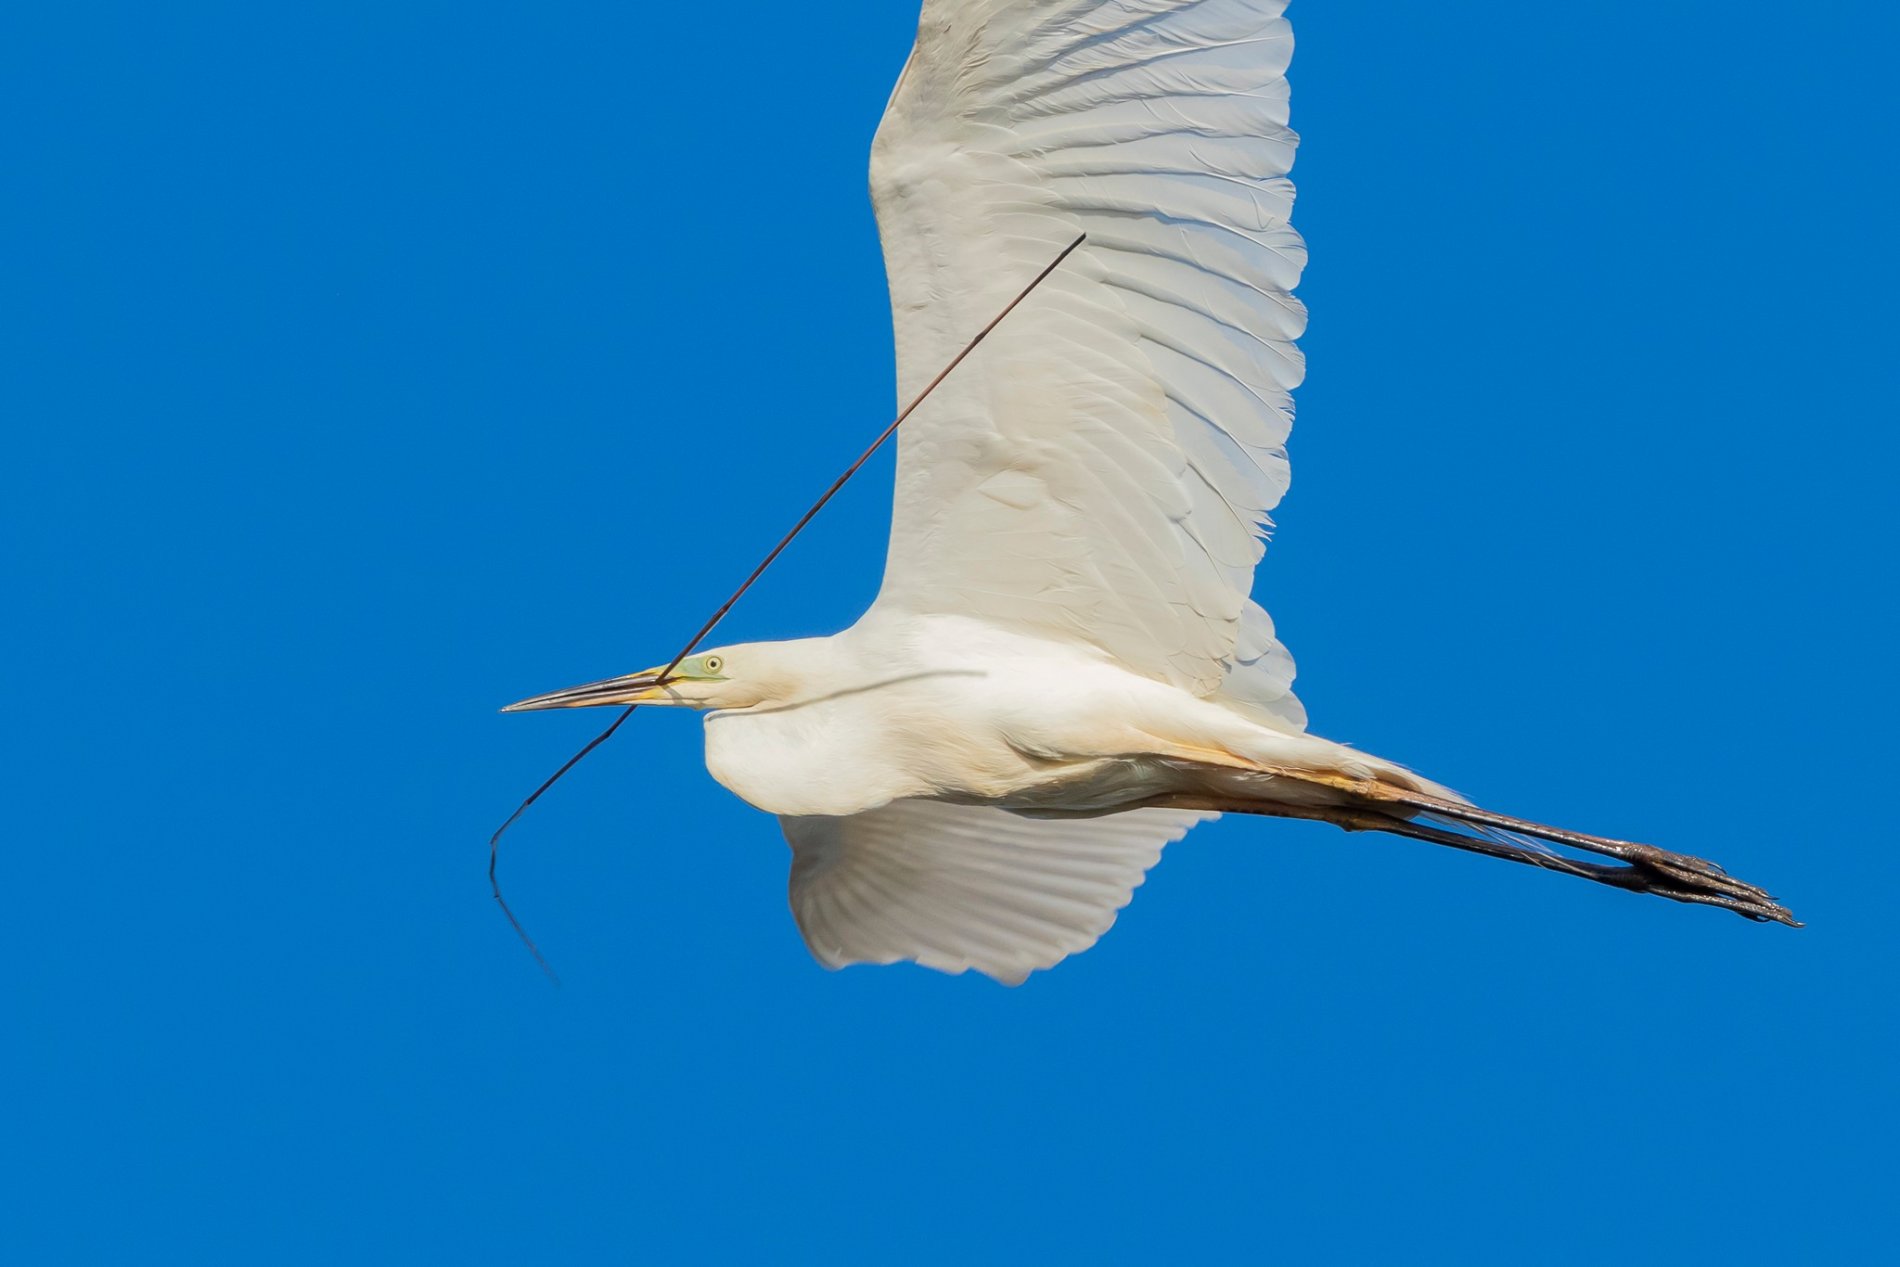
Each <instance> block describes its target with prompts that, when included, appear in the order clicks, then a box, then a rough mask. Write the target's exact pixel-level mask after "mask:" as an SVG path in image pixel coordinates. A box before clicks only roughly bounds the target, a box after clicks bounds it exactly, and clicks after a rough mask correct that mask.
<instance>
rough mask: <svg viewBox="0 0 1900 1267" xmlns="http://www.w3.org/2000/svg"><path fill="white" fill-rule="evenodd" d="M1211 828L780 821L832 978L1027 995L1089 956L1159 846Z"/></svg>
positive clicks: (1145, 814) (884, 812)
mask: <svg viewBox="0 0 1900 1267" xmlns="http://www.w3.org/2000/svg"><path fill="white" fill-rule="evenodd" d="M1214 817H1218V815H1214V814H1203V813H1191V812H1184V811H1176V810H1157V809H1143V810H1131V811H1129V812H1128V813H1125V814H1113V815H1109V816H1107V817H1104V818H1087V819H1059V820H1058V819H1038V818H1023V817H1022V816H1020V815H1017V814H1011V813H1009V812H1008V811H1006V810H1000V809H991V808H988V807H986V806H973V805H951V804H948V803H946V802H943V801H923V800H909V801H892V802H891V803H890V804H888V805H884V806H881V807H879V808H877V809H874V810H867V811H866V812H864V813H862V814H853V815H851V816H849V817H846V818H820V817H810V818H784V817H781V818H780V819H779V823H780V825H781V826H783V827H784V829H785V838H786V839H787V840H789V841H790V842H791V845H792V881H791V898H792V914H793V915H794V916H795V917H797V919H798V929H799V931H800V932H801V933H803V934H804V936H805V944H806V945H807V946H809V947H810V948H811V953H812V954H813V955H814V956H816V957H817V959H818V961H819V962H820V963H822V964H824V965H825V966H826V967H827V968H842V967H844V966H845V965H846V964H853V963H896V962H897V961H899V960H915V961H916V962H917V963H920V964H923V965H924V966H925V967H929V968H936V969H938V970H939V971H942V972H964V971H967V970H968V969H971V968H974V969H976V970H977V971H978V972H982V973H986V974H987V975H989V976H992V977H994V978H996V979H997V980H998V981H1001V982H1004V983H1005V984H1008V985H1018V984H1020V983H1021V982H1022V981H1023V979H1024V978H1026V977H1027V976H1028V975H1029V974H1030V973H1031V972H1033V971H1035V970H1036V969H1038V968H1048V967H1052V966H1054V965H1055V964H1057V963H1059V962H1061V961H1062V960H1063V959H1065V958H1067V957H1068V956H1070V955H1073V954H1075V953H1077V952H1078V951H1083V950H1087V949H1088V948H1089V947H1090V946H1093V945H1094V944H1095V941H1096V939H1097V938H1098V937H1100V936H1101V935H1102V934H1103V933H1105V932H1107V931H1108V929H1109V927H1110V925H1112V924H1114V922H1115V915H1116V912H1118V911H1120V910H1121V908H1122V907H1124V906H1126V905H1128V901H1129V898H1130V897H1131V896H1133V894H1134V890H1135V887H1136V886H1137V885H1139V884H1140V883H1141V882H1142V880H1143V878H1144V877H1145V876H1146V874H1147V871H1148V868H1149V867H1152V866H1153V865H1154V864H1155V862H1156V861H1157V860H1158V859H1159V858H1160V857H1161V848H1162V846H1163V845H1166V844H1167V843H1169V842H1170V841H1174V840H1179V839H1180V838H1181V837H1182V836H1184V835H1186V834H1187V830H1188V828H1190V827H1192V826H1193V825H1194V824H1195V823H1197V822H1199V821H1201V820H1202V819H1205V818H1214Z"/></svg>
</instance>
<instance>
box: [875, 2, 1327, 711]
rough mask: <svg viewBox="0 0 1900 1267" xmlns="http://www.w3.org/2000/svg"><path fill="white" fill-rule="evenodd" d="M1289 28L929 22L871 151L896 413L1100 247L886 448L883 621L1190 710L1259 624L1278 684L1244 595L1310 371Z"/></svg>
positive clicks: (1052, 18)
mask: <svg viewBox="0 0 1900 1267" xmlns="http://www.w3.org/2000/svg"><path fill="white" fill-rule="evenodd" d="M1284 7H1285V0H926V3H925V4H924V8H923V17H922V19H921V21H920V24H919V28H918V34H917V45H916V48H915V49H914V50H913V52H912V54H911V59H910V61H909V63H908V64H907V65H906V66H905V68H904V73H903V75H902V76H901V77H900V79H899V80H898V85H897V89H896V91H895V92H894V93H893V94H892V98H891V103H890V107H889V109H888V110H887V111H886V113H885V116H884V122H883V124H882V126H881V127H880V128H879V130H878V135H877V140H876V142H875V143H874V144H873V146H872V155H871V188H872V197H873V201H874V202H875V204H876V207H877V216H878V228H879V232H880V234H881V235H882V237H883V241H884V256H885V266H886V270H887V271H888V273H889V277H890V289H891V304H892V309H893V313H894V320H895V325H896V342H897V361H898V391H899V395H900V398H902V399H903V400H906V401H907V400H909V399H910V398H911V397H912V396H914V395H915V393H916V392H918V391H919V390H921V389H922V387H923V386H924V384H925V382H927V381H928V379H929V377H930V376H931V375H933V374H935V373H936V372H937V371H938V370H939V369H941V368H942V367H943V366H944V365H945V364H947V363H948V362H949V361H950V359H951V358H952V357H953V356H954V355H956V353H957V352H958V351H959V350H960V349H961V348H962V347H963V345H964V343H965V342H967V341H968V340H969V338H970V337H971V336H972V335H974V334H975V333H976V331H977V330H979V329H981V328H982V326H983V324H984V323H985V322H986V321H988V320H989V319H990V318H991V317H993V316H994V315H995V314H996V312H997V311H998V310H1000V309H1001V307H1002V306H1003V304H1004V303H1006V302H1007V301H1008V300H1009V298H1010V297H1011V296H1012V295H1014V293H1015V292H1016V291H1017V290H1018V289H1020V288H1021V286H1022V285H1023V284H1024V283H1025V282H1026V281H1027V280H1028V279H1029V278H1031V277H1033V276H1034V275H1035V274H1036V272H1037V271H1038V270H1039V269H1040V268H1041V267H1042V266H1043V265H1045V264H1047V263H1048V262H1049V261H1050V260H1051V259H1053V258H1054V257H1055V255H1056V253H1057V252H1058V251H1060V250H1061V249H1062V247H1064V246H1065V245H1067V244H1068V243H1069V242H1070V241H1072V240H1073V239H1074V238H1075V236H1076V235H1077V234H1078V233H1080V232H1084V231H1085V232H1087V234H1088V238H1089V240H1088V245H1086V246H1085V247H1083V248H1082V250H1081V251H1079V252H1078V253H1077V254H1076V255H1075V256H1074V257H1073V258H1072V259H1071V260H1070V261H1069V262H1068V263H1067V264H1065V265H1064V266H1063V267H1062V268H1060V269H1058V270H1057V271H1056V272H1055V274H1054V275H1052V276H1051V277H1050V279H1049V280H1048V281H1047V282H1046V283H1044V285H1043V287H1042V288H1041V290H1039V291H1038V292H1037V293H1036V295H1034V296H1033V297H1032V298H1031V299H1030V300H1029V302H1028V303H1026V304H1025V305H1024V306H1023V307H1022V308H1021V309H1019V310H1018V311H1017V312H1016V313H1015V315H1013V316H1011V318H1010V319H1009V323H1008V325H1007V327H1006V328H1005V329H1003V330H1002V331H1000V332H999V336H998V337H997V338H995V339H992V340H990V341H989V342H987V343H986V344H984V346H983V347H982V348H981V349H980V350H979V351H978V352H977V353H976V354H975V355H974V356H972V357H971V359H970V360H969V361H968V362H967V363H965V365H964V366H963V367H962V368H961V369H959V370H958V371H957V372H956V373H955V374H953V375H951V377H950V378H949V379H948V380H947V381H946V382H945V383H944V384H943V385H942V386H941V387H939V388H938V389H937V391H936V393H935V395H933V396H932V397H931V399H930V401H929V403H927V404H926V405H925V406H924V408H923V409H921V410H920V411H919V412H918V413H917V415H916V416H915V417H913V418H912V419H911V420H910V422H908V423H907V424H906V425H905V430H904V431H903V433H902V436H901V438H900V440H899V445H898V471H897V496H896V510H895V514H894V522H893V525H892V532H891V545H890V555H889V559H888V561H887V564H886V568H885V575H884V586H883V589H882V591H881V592H880V594H879V596H878V604H879V606H881V607H885V608H898V609H902V610H907V611H917V612H965V613H971V614H978V615H982V616H984V617H985V618H987V619H991V620H996V621H1004V622H1008V623H1012V624H1016V625H1019V626H1028V627H1032V628H1035V629H1036V630H1038V631H1040V632H1043V633H1045V634H1048V635H1051V636H1057V637H1066V638H1072V639H1076V640H1079V641H1083V642H1086V643H1089V644H1091V645H1094V646H1098V647H1101V648H1102V649H1104V650H1105V651H1107V652H1109V653H1110V654H1112V655H1114V656H1116V657H1117V658H1118V659H1119V660H1121V661H1122V662H1123V663H1125V664H1126V665H1128V666H1129V667H1130V668H1133V669H1135V670H1137V671H1139V672H1142V673H1146V674H1149V675H1151V676H1154V677H1157V678H1160V679H1162V680H1166V681H1171V682H1174V683H1176V684H1178V685H1181V686H1184V687H1187V688H1189V689H1192V690H1194V691H1195V692H1196V693H1197V694H1209V693H1211V692H1213V691H1215V690H1217V689H1219V688H1220V686H1221V684H1222V681H1223V678H1224V677H1225V676H1226V675H1227V674H1229V673H1230V672H1232V671H1234V670H1235V667H1236V662H1237V659H1244V658H1246V657H1237V656H1236V648H1237V645H1238V644H1239V643H1241V642H1243V641H1247V642H1251V643H1253V644H1254V646H1253V649H1252V658H1253V659H1254V660H1256V661H1257V660H1259V659H1260V656H1261V653H1260V645H1261V644H1260V638H1259V636H1258V635H1259V632H1260V631H1261V630H1262V629H1264V630H1265V631H1266V632H1265V638H1266V641H1267V642H1268V643H1271V644H1272V645H1271V651H1272V654H1271V655H1269V656H1268V657H1267V658H1268V659H1269V660H1271V661H1272V662H1273V663H1274V664H1275V666H1276V672H1278V671H1279V668H1280V667H1284V669H1285V674H1284V676H1285V677H1286V678H1289V679H1290V667H1291V666H1290V661H1287V660H1286V656H1285V652H1284V651H1283V650H1281V649H1279V647H1278V644H1277V643H1273V642H1272V633H1271V628H1272V626H1271V622H1268V621H1267V620H1266V619H1265V614H1264V613H1263V612H1259V611H1258V610H1257V609H1255V610H1254V611H1253V612H1251V613H1249V611H1248V606H1249V604H1248V599H1247V594H1248V591H1249V589H1250V587H1251V586H1252V583H1253V568H1254V564H1255V563H1257V562H1258V561H1259V558H1260V554H1261V550H1262V546H1261V540H1260V538H1261V535H1262V533H1263V531H1264V529H1265V528H1266V527H1267V526H1268V519H1267V512H1268V511H1269V510H1270V509H1271V508H1272V507H1273V506H1274V505H1275V504H1277V503H1278V501H1279V499H1280V496H1281V494H1282V493H1283V492H1285V490H1286V486H1287V478H1288V477H1287V465H1286V451H1285V449H1284V448H1283V444H1284V442H1285V440H1286V436H1287V432H1288V429H1289V428H1290V426H1291V424H1292V400H1291V397H1290V395H1289V393H1290V392H1291V390H1292V388H1293V387H1294V386H1295V384H1297V383H1298V382H1299V380H1300V377H1301V373H1302V361H1301V357H1300V353H1299V351H1298V349H1297V348H1296V347H1295V346H1294V344H1293V340H1294V339H1295V338H1296V337H1297V336H1298V335H1299V333H1300V332H1301V330H1302V329H1303V328H1304V323H1305V310H1304V309H1303V308H1302V307H1301V306H1300V304H1299V302H1298V301H1297V300H1295V299H1294V298H1293V297H1292V294H1291V291H1292V289H1293V286H1294V283H1295V282H1296V281H1297V280H1298V278H1299V274H1300V269H1301V267H1302V265H1303V264H1304V263H1305V258H1306V255H1305V249H1304V246H1303V245H1302V243H1301V241H1300V238H1299V235H1298V234H1296V233H1295V232H1294V231H1293V229H1292V228H1291V227H1290V226H1289V224H1288V222H1287V218H1288V216H1289V214H1290V213H1291V211H1292V205H1293V187H1292V185H1291V183H1290V182H1289V181H1288V180H1287V179H1286V172H1287V170H1288V169H1289V167H1290V166H1291V164H1292V161H1293V147H1294V144H1295V138H1294V136H1293V133H1292V132H1290V131H1288V130H1287V126H1286V124H1287V85H1286V79H1285V71H1286V65H1287V60H1288V58H1289V56H1290V55H1291V53H1292V49H1293V39H1292V35H1291V32H1290V30H1289V28H1288V26H1287V24H1286V23H1285V21H1284V20H1282V19H1281V18H1280V12H1281V10H1282V9H1283V8H1284ZM1244 615H1245V616H1247V617H1248V622H1247V623H1248V625H1249V630H1248V631H1247V636H1245V637H1243V631H1242V629H1241V624H1242V618H1243V616H1244ZM1249 689H1250V690H1252V692H1253V693H1254V694H1260V693H1262V692H1263V691H1266V690H1267V689H1268V688H1265V687H1262V686H1260V685H1259V684H1257V683H1254V684H1250V688H1249ZM1276 699H1277V700H1278V704H1277V709H1274V710H1270V711H1277V712H1278V713H1280V714H1283V716H1282V721H1284V720H1285V719H1286V717H1288V716H1291V717H1295V718H1297V717H1298V716H1299V708H1298V704H1297V702H1294V701H1292V699H1291V696H1290V695H1288V694H1287V692H1286V690H1285V682H1284V681H1282V682H1281V683H1280V685H1279V688H1278V696H1277V697H1276ZM1294 724H1296V725H1297V724H1298V722H1297V721H1295V723H1294Z"/></svg>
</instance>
